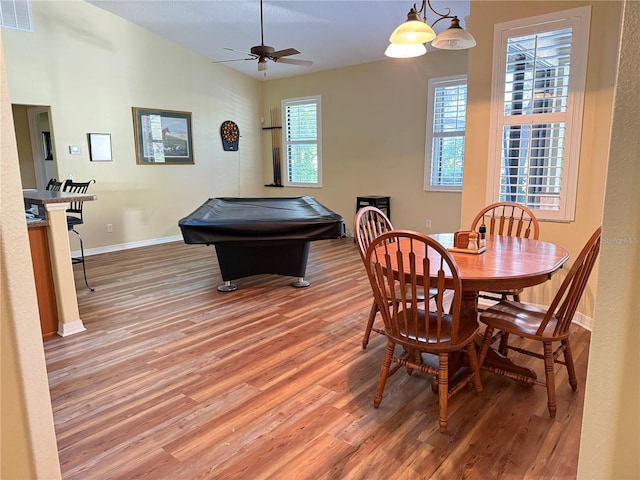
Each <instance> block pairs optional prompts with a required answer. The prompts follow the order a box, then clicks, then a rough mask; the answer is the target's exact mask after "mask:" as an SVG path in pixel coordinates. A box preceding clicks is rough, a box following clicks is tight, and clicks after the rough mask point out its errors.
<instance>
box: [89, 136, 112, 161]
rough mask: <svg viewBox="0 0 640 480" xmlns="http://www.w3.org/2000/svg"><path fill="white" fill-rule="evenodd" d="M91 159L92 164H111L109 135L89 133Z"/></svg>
mask: <svg viewBox="0 0 640 480" xmlns="http://www.w3.org/2000/svg"><path fill="white" fill-rule="evenodd" d="M87 136H88V137H89V159H90V160H91V161H92V162H111V161H112V160H113V158H112V157H111V135H110V134H109V133H88V134H87Z"/></svg>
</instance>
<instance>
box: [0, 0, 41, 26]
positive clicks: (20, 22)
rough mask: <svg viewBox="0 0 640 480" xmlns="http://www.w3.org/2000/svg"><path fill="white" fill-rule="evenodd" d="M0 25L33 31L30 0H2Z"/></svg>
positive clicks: (0, 3)
mask: <svg viewBox="0 0 640 480" xmlns="http://www.w3.org/2000/svg"><path fill="white" fill-rule="evenodd" d="M0 27H3V28H14V29H16V30H24V31H26V32H33V24H32V23H31V2H30V0H2V1H1V2H0Z"/></svg>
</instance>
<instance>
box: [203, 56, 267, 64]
mask: <svg viewBox="0 0 640 480" xmlns="http://www.w3.org/2000/svg"><path fill="white" fill-rule="evenodd" d="M255 59H256V57H250V58H233V59H231V60H217V61H215V62H211V63H228V62H241V61H243V60H255Z"/></svg>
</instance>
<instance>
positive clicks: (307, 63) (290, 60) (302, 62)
mask: <svg viewBox="0 0 640 480" xmlns="http://www.w3.org/2000/svg"><path fill="white" fill-rule="evenodd" d="M273 61H274V62H277V63H288V64H290V65H301V66H303V67H310V66H311V65H313V62H312V61H311V60H299V59H297V58H277V57H276V58H274V59H273Z"/></svg>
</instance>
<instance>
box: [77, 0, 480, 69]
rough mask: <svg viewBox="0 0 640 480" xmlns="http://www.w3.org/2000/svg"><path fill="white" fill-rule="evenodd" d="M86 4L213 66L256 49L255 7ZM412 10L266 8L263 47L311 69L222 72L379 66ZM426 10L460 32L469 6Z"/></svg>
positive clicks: (246, 0) (401, 2)
mask: <svg viewBox="0 0 640 480" xmlns="http://www.w3.org/2000/svg"><path fill="white" fill-rule="evenodd" d="M88 2H89V3H91V4H93V5H95V6H97V7H99V8H102V9H104V10H107V11H109V12H112V13H114V14H116V15H118V16H120V17H122V18H124V19H126V20H129V21H131V22H133V23H135V24H137V25H139V26H141V27H144V28H146V29H147V30H150V31H152V32H154V33H156V34H158V35H160V36H162V37H165V38H167V39H169V40H172V41H174V42H176V43H179V44H181V45H184V46H185V47H187V48H189V49H191V50H194V51H196V52H198V53H201V54H202V55H204V56H206V57H208V58H210V59H211V60H212V61H221V60H234V59H242V58H247V57H248V56H247V55H244V54H243V53H239V52H248V51H249V50H250V48H251V47H252V46H254V45H260V42H261V40H260V2H259V0H234V1H229V0H88ZM413 3H414V2H413V1H411V0H384V1H383V0H380V1H378V0H371V1H364V0H342V1H330V0H289V1H276V0H274V1H271V0H264V3H263V17H264V43H265V45H271V46H273V47H274V48H275V49H276V50H283V49H286V48H295V49H297V50H298V51H300V52H301V53H300V54H299V55H295V56H291V57H289V58H292V59H303V60H311V61H313V65H312V66H310V67H307V66H298V65H288V64H282V63H277V64H276V63H273V62H271V61H270V62H269V63H268V69H267V70H266V72H258V62H257V60H251V61H242V60H240V61H233V62H228V63H223V64H220V65H224V66H226V67H229V68H233V69H236V70H238V71H240V72H242V73H244V74H246V75H250V76H252V77H254V78H256V79H259V80H269V79H276V78H284V77H291V76H295V75H300V74H304V73H310V72H317V71H320V70H328V69H332V68H338V67H345V66H349V65H357V64H360V63H366V62H373V61H377V60H383V59H385V58H387V57H385V56H384V51H385V49H386V48H387V46H388V44H389V42H388V39H389V35H390V34H391V32H392V31H393V29H394V28H395V27H397V26H398V25H399V24H400V23H402V22H404V21H405V20H406V18H407V13H408V12H409V10H410V9H411V7H412V6H413ZM418 3H421V2H418ZM431 5H432V6H433V8H434V9H435V10H437V11H438V12H440V13H446V11H447V8H450V9H451V14H452V15H457V16H458V17H459V18H460V20H461V22H462V26H463V27H466V20H465V18H466V17H467V16H468V15H469V0H464V1H463V0H433V1H432V2H431ZM418 7H419V5H418ZM436 18H437V17H436V15H435V14H434V13H432V12H431V11H428V13H427V22H428V23H433V22H434V21H435V20H436ZM448 26H449V20H446V19H445V20H442V21H441V22H439V23H438V24H437V25H436V26H435V27H434V30H435V31H436V33H439V32H440V31H442V30H445V29H446V28H447V27H448ZM225 48H231V49H234V50H238V51H239V52H233V51H228V50H225ZM431 48H432V47H431ZM400 61H401V60H400ZM220 68H223V67H220Z"/></svg>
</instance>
